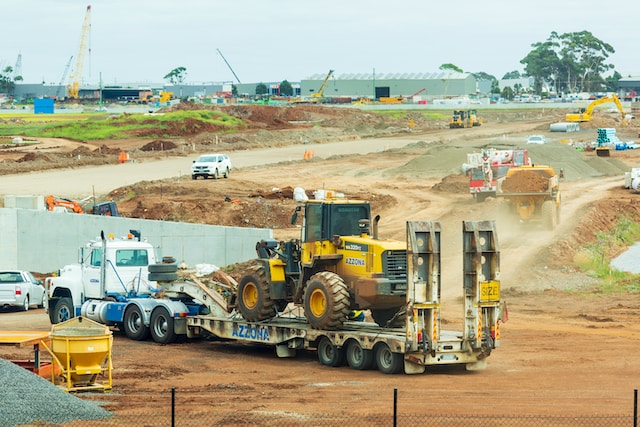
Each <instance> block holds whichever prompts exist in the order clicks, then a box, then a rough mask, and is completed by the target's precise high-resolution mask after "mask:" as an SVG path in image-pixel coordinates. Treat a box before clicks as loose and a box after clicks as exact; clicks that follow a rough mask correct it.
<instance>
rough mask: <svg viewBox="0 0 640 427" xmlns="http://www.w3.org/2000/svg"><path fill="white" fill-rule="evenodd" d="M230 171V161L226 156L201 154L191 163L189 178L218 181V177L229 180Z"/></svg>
mask: <svg viewBox="0 0 640 427" xmlns="http://www.w3.org/2000/svg"><path fill="white" fill-rule="evenodd" d="M231 169H232V166H231V159H229V156H227V155H226V154H218V153H214V154H203V155H201V156H200V157H198V158H197V159H196V160H194V161H193V164H192V165H191V178H192V179H198V177H199V176H201V177H203V178H204V179H207V178H209V177H212V178H213V179H218V178H220V176H223V177H225V178H229V173H230V172H231Z"/></svg>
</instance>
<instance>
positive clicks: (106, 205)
mask: <svg viewBox="0 0 640 427" xmlns="http://www.w3.org/2000/svg"><path fill="white" fill-rule="evenodd" d="M93 199H94V197H93V196H88V197H85V198H84V199H82V200H80V201H79V202H76V201H75V200H71V199H67V198H64V197H57V196H54V195H52V194H50V195H48V196H47V197H45V199H44V202H45V204H46V206H47V210H48V211H50V212H54V211H62V212H73V213H77V214H83V213H91V214H93V215H103V216H120V213H119V212H118V206H117V205H116V203H115V202H113V201H108V202H101V203H93V205H91V207H90V208H89V209H88V210H85V208H84V206H85V205H86V204H88V203H89V201H90V200H93Z"/></svg>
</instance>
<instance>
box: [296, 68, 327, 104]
mask: <svg viewBox="0 0 640 427" xmlns="http://www.w3.org/2000/svg"><path fill="white" fill-rule="evenodd" d="M333 72H334V70H329V72H328V73H327V75H326V77H325V78H324V81H323V82H322V84H321V85H320V88H319V89H318V91H317V92H314V93H312V94H311V95H309V96H308V97H296V98H291V99H290V100H289V103H291V104H316V103H321V102H324V101H325V98H324V89H325V88H326V87H327V83H328V82H329V79H330V78H331V76H332V75H333Z"/></svg>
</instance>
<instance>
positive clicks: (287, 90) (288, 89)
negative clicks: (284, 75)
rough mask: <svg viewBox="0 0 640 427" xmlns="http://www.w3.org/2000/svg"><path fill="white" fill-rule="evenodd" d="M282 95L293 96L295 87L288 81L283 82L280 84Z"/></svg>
mask: <svg viewBox="0 0 640 427" xmlns="http://www.w3.org/2000/svg"><path fill="white" fill-rule="evenodd" d="M280 94H281V95H284V96H291V95H293V87H292V86H291V83H289V82H288V81H287V80H283V81H282V83H280Z"/></svg>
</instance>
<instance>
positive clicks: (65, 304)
mask: <svg viewBox="0 0 640 427" xmlns="http://www.w3.org/2000/svg"><path fill="white" fill-rule="evenodd" d="M72 317H73V301H72V300H71V298H60V299H59V300H58V301H56V304H55V306H54V307H53V310H51V311H50V312H49V320H51V324H52V325H55V324H57V323H61V322H64V321H67V320H69V319H71V318H72Z"/></svg>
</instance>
